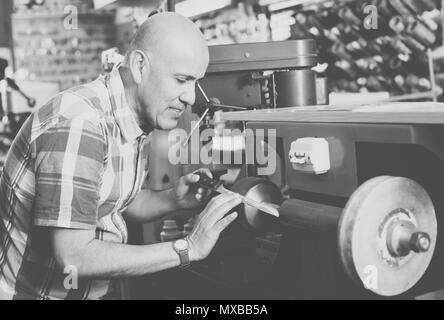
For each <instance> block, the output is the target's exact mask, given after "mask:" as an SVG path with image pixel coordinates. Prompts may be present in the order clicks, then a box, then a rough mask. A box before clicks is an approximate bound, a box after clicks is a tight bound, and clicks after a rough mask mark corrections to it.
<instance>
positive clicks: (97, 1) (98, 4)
mask: <svg viewBox="0 0 444 320" xmlns="http://www.w3.org/2000/svg"><path fill="white" fill-rule="evenodd" d="M93 2H94V8H95V9H100V8H103V7H104V6H107V5H109V4H110V3H113V2H116V0H94V1H93Z"/></svg>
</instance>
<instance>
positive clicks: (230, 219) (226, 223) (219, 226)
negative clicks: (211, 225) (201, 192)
mask: <svg viewBox="0 0 444 320" xmlns="http://www.w3.org/2000/svg"><path fill="white" fill-rule="evenodd" d="M236 218H237V212H232V213H230V214H229V215H227V216H226V217H224V218H223V219H221V220H219V221H218V222H216V225H215V227H216V228H217V231H218V232H219V233H220V232H222V231H224V230H225V228H226V227H228V226H229V225H230V223H231V222H233V221H234V220H235V219H236Z"/></svg>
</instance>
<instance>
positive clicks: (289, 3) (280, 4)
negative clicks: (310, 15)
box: [268, 0, 325, 12]
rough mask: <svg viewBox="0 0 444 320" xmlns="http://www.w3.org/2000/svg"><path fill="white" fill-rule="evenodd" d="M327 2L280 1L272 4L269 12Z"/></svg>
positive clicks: (313, 0)
mask: <svg viewBox="0 0 444 320" xmlns="http://www.w3.org/2000/svg"><path fill="white" fill-rule="evenodd" d="M323 1H325V0H286V1H279V2H275V3H271V4H270V5H269V6H268V10H269V11H271V12H273V11H278V10H283V9H287V8H290V7H295V6H299V5H303V4H316V3H318V2H323Z"/></svg>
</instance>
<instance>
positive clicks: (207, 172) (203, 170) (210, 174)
mask: <svg viewBox="0 0 444 320" xmlns="http://www.w3.org/2000/svg"><path fill="white" fill-rule="evenodd" d="M197 172H200V173H204V174H206V175H207V176H208V177H210V178H211V179H213V174H212V173H211V171H210V169H208V168H200V169H198V170H196V171H194V174H196V173H197Z"/></svg>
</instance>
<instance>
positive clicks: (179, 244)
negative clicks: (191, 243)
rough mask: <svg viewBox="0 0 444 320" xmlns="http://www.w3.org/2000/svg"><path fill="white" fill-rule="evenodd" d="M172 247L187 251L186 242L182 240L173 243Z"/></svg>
mask: <svg viewBox="0 0 444 320" xmlns="http://www.w3.org/2000/svg"><path fill="white" fill-rule="evenodd" d="M174 246H175V247H176V249H177V250H186V249H188V242H187V241H186V240H184V239H179V240H177V241H176V242H175V244H174Z"/></svg>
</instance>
